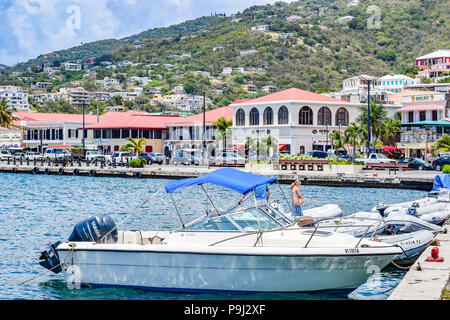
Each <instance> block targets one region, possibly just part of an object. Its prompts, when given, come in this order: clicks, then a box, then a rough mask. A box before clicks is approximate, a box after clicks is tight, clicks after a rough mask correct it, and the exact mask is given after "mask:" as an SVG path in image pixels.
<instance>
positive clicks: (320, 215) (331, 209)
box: [270, 200, 343, 222]
mask: <svg viewBox="0 0 450 320" xmlns="http://www.w3.org/2000/svg"><path fill="white" fill-rule="evenodd" d="M270 206H271V207H273V208H275V209H277V210H278V211H280V212H281V213H283V214H284V215H286V216H287V217H289V218H290V219H291V220H294V219H295V217H294V216H293V215H292V213H291V212H285V210H284V208H283V206H282V204H281V201H280V200H276V201H273V202H272V203H271V204H270ZM342 214H343V211H342V209H341V208H340V207H339V206H338V205H337V204H326V205H323V206H320V207H314V208H311V209H304V210H303V216H305V217H311V218H312V219H313V220H314V222H319V221H322V220H328V219H333V218H339V217H342Z"/></svg>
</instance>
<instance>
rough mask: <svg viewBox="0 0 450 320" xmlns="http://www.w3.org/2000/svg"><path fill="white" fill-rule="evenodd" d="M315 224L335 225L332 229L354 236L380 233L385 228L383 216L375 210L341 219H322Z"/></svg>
mask: <svg viewBox="0 0 450 320" xmlns="http://www.w3.org/2000/svg"><path fill="white" fill-rule="evenodd" d="M316 225H319V226H321V227H324V226H328V227H335V229H334V231H336V232H339V233H346V234H351V235H353V236H355V237H372V236H374V235H378V234H382V233H383V232H384V228H385V223H384V220H383V217H381V216H380V215H379V214H378V213H376V212H357V213H354V214H350V215H347V216H345V217H342V218H341V219H329V220H323V221H320V222H319V223H318V224H316Z"/></svg>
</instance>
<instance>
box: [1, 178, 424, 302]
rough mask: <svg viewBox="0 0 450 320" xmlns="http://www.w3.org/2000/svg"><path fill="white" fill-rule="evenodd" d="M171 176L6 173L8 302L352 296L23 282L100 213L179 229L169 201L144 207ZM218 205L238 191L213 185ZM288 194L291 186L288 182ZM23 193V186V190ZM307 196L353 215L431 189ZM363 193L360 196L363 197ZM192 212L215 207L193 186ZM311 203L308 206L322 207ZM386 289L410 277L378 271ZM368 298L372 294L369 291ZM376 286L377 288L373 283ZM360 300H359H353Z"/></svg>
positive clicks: (311, 190)
mask: <svg viewBox="0 0 450 320" xmlns="http://www.w3.org/2000/svg"><path fill="white" fill-rule="evenodd" d="M167 181H168V180H164V179H154V180H152V179H145V180H135V179H122V178H87V177H79V176H78V177H77V176H45V175H20V174H0V185H2V188H1V190H0V201H1V203H2V206H1V207H0V226H1V231H0V236H1V238H0V242H1V243H2V245H1V247H0V263H1V264H0V299H47V300H66V299H70V300H74V299H82V300H85V299H89V300H92V299H97V300H98V299H100V300H101V299H114V300H118V299H137V300H161V299H164V300H169V299H171V300H175V299H183V300H186V299H192V300H204V299H215V300H221V299H223V300H233V299H239V300H247V299H249V300H258V299H282V300H288V299H289V300H296V299H348V296H347V294H258V295H237V296H230V295H222V294H215V295H211V294H198V295H197V294H177V293H167V292H150V291H145V290H134V289H122V288H95V289H94V288H88V289H83V290H69V289H68V288H67V286H66V285H65V283H64V281H63V280H62V278H61V276H60V275H54V274H47V275H45V276H43V277H42V278H39V279H38V280H36V281H33V282H30V283H28V284H26V285H20V283H21V282H22V281H25V280H27V279H29V278H31V277H32V276H35V275H37V274H40V273H41V272H43V271H44V270H43V269H42V268H41V267H40V265H39V264H38V258H39V255H40V252H42V251H43V250H44V249H45V246H46V245H47V244H48V243H53V242H55V241H57V240H62V239H67V237H68V236H69V235H70V233H71V232H72V228H73V226H74V224H75V223H77V222H78V221H79V220H80V219H82V218H84V217H86V216H89V215H92V214H98V213H106V214H111V215H112V217H113V218H114V220H115V221H116V222H119V221H122V220H123V219H124V218H125V217H126V216H128V215H129V214H130V213H133V214H132V215H131V217H130V219H128V220H126V221H125V222H124V223H123V225H121V229H140V228H145V229H147V228H148V229H160V228H164V229H167V228H175V227H178V226H179V220H178V218H177V217H176V215H175V213H174V210H173V208H172V207H171V206H170V202H169V201H167V198H164V197H157V198H155V199H154V201H152V203H151V204H148V205H146V206H145V207H143V208H142V209H141V210H138V211H136V209H135V208H136V207H137V206H138V205H140V204H141V203H142V202H144V201H145V200H146V199H147V198H148V197H149V195H150V194H152V193H154V192H156V191H158V190H159V189H160V188H161V187H162V186H163V185H164V183H166V182H167ZM207 189H208V192H209V193H210V195H211V197H212V198H213V201H214V202H215V203H216V204H217V206H218V207H223V208H228V207H230V206H231V205H233V204H234V203H237V201H238V199H239V198H240V196H239V195H238V194H236V193H235V192H232V191H229V190H225V189H223V188H219V187H215V186H209V185H208V186H207ZM283 189H284V192H285V193H286V194H287V193H288V192H289V187H288V186H287V185H283ZM19 190H20V191H19ZM302 191H303V193H304V195H305V197H306V198H311V199H314V200H316V201H322V202H327V203H336V204H338V205H340V206H341V208H342V209H343V210H344V212H345V213H347V214H351V213H354V212H358V211H367V210H370V209H371V208H372V207H373V206H374V205H375V204H376V203H378V202H381V201H385V202H389V203H394V202H401V201H408V200H413V199H417V198H421V197H423V196H424V195H425V192H421V191H412V190H392V189H368V188H332V187H315V186H302ZM271 192H272V197H273V198H279V199H282V194H281V192H280V191H279V189H278V187H277V186H273V187H271ZM356 195H357V196H356ZM174 197H175V200H176V201H177V202H178V203H180V204H181V206H180V207H181V208H182V212H183V214H184V215H185V216H186V217H188V216H189V217H191V218H193V217H194V216H195V215H200V214H203V213H204V212H205V210H206V209H207V208H210V204H209V202H208V200H207V199H206V198H205V195H204V193H203V191H202V190H201V189H199V188H189V189H186V190H183V191H181V192H178V193H176V194H175V195H174ZM317 205H318V203H317V202H314V201H306V203H305V208H306V209H307V208H311V207H315V206H317ZM377 277H378V278H377V279H376V282H377V283H378V284H379V285H380V288H381V289H380V290H387V289H388V287H387V286H389V285H393V284H395V281H397V280H398V279H400V278H401V277H402V274H399V273H396V272H395V270H387V271H382V272H381V273H379V274H377ZM362 290H363V292H362V293H360V294H361V295H367V296H370V293H369V292H368V291H364V290H365V289H364V288H362ZM372 290H373V286H372ZM351 298H352V297H351Z"/></svg>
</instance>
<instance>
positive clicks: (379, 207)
mask: <svg viewBox="0 0 450 320" xmlns="http://www.w3.org/2000/svg"><path fill="white" fill-rule="evenodd" d="M388 207H389V206H388V205H387V204H385V203H377V206H376V209H377V211H378V213H379V214H380V215H381V216H382V217H385V215H384V212H385V211H386V209H387V208H388Z"/></svg>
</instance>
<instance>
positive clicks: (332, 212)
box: [303, 204, 343, 221]
mask: <svg viewBox="0 0 450 320" xmlns="http://www.w3.org/2000/svg"><path fill="white" fill-rule="evenodd" d="M342 214H343V211H342V209H341V208H340V207H339V206H338V205H337V204H326V205H323V206H321V207H316V208H312V209H306V210H303V215H304V216H308V217H311V218H313V219H314V221H321V220H326V219H333V218H337V217H342Z"/></svg>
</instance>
